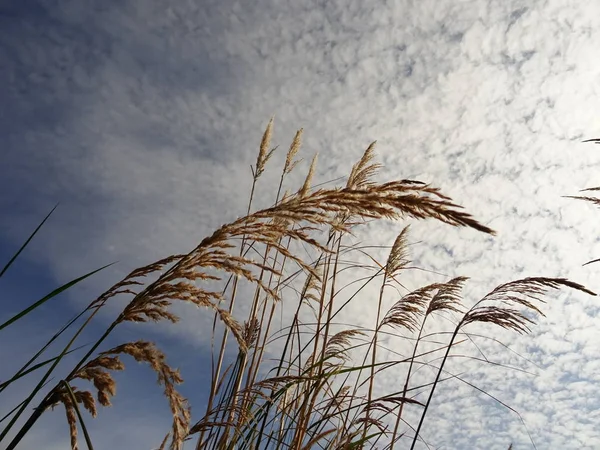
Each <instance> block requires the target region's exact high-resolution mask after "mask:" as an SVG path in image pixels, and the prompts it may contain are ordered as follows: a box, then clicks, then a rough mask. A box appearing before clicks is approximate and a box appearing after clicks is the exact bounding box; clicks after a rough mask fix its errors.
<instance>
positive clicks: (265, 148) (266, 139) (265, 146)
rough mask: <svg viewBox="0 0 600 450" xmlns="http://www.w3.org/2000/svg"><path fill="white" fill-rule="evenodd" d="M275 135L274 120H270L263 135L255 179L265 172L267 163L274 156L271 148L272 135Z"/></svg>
mask: <svg viewBox="0 0 600 450" xmlns="http://www.w3.org/2000/svg"><path fill="white" fill-rule="evenodd" d="M272 134H273V118H271V120H269V123H268V124H267V128H266V129H265V132H264V134H263V137H262V140H261V142H260V149H259V151H258V158H257V159H256V172H255V174H254V178H255V179H256V178H258V177H260V176H261V174H262V173H263V172H264V170H265V165H266V164H267V161H268V160H269V158H270V157H271V155H272V154H273V151H274V150H270V151H269V146H270V145H271V135H272Z"/></svg>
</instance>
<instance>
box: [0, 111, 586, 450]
mask: <svg viewBox="0 0 600 450" xmlns="http://www.w3.org/2000/svg"><path fill="white" fill-rule="evenodd" d="M272 128H273V122H272V121H271V122H269V124H268V126H267V129H266V131H265V133H264V136H263V139H262V142H261V145H260V150H259V155H258V159H257V161H256V164H255V166H254V167H253V172H252V173H253V183H252V190H251V192H252V193H251V195H250V200H249V204H248V211H247V214H246V215H245V216H244V217H241V218H239V219H237V220H235V221H233V222H232V223H229V224H226V225H223V226H222V227H220V228H219V229H218V230H216V231H215V232H214V233H213V234H212V235H210V236H208V237H206V238H205V239H203V240H202V241H201V242H200V243H199V244H198V245H197V246H196V247H195V248H194V249H192V250H191V251H190V252H189V253H187V254H180V255H173V256H169V257H167V258H164V259H162V260H160V261H157V262H155V263H153V264H150V265H148V266H145V267H142V268H139V269H137V270H135V271H133V272H132V273H130V274H129V275H128V276H127V277H125V278H124V279H123V280H122V281H120V282H119V283H117V284H116V285H115V286H113V287H111V288H110V289H109V290H108V291H106V292H105V293H103V294H102V295H101V296H100V297H98V298H97V299H95V300H94V301H93V302H91V303H90V304H89V306H88V307H87V308H85V310H84V311H82V312H81V313H80V314H79V315H78V316H77V317H76V318H74V319H73V320H72V321H70V322H68V323H67V324H66V325H65V326H64V327H63V328H61V329H60V330H59V331H58V332H57V333H56V335H55V336H54V337H53V338H52V339H51V340H50V342H48V343H47V344H46V345H45V346H44V347H42V349H41V350H40V351H39V352H38V353H37V354H36V355H34V356H33V357H32V358H31V359H30V360H29V361H28V363H27V364H25V365H24V366H23V367H21V368H20V369H19V370H18V371H17V372H16V373H15V375H14V376H13V377H12V378H11V379H10V380H8V381H6V382H4V383H2V385H1V387H0V389H1V390H4V389H6V388H7V387H9V386H10V385H11V384H12V383H13V382H14V381H15V380H17V379H19V378H21V377H23V376H26V375H29V376H31V375H30V374H32V373H33V372H35V373H43V375H41V376H40V378H39V382H38V383H37V385H36V387H35V388H34V390H33V391H32V392H31V393H30V394H29V395H28V396H27V398H25V399H24V401H23V402H22V403H21V404H20V405H18V406H17V407H16V408H15V409H14V410H13V411H12V412H11V413H9V414H8V415H7V416H5V417H4V418H3V419H2V422H3V423H5V425H4V427H3V430H2V432H1V434H0V441H2V443H3V445H6V447H5V448H7V449H9V450H12V449H14V448H17V446H18V444H19V442H21V440H22V438H23V437H24V436H25V435H26V434H27V433H28V432H29V431H30V430H31V428H32V426H33V425H34V424H35V423H36V421H37V420H38V419H39V417H40V416H41V415H42V414H44V413H45V412H46V411H48V410H51V409H53V408H54V407H56V406H57V405H61V406H62V407H64V410H65V411H66V417H67V422H68V426H69V429H70V436H71V446H72V448H73V449H75V448H78V429H79V430H81V431H82V432H83V435H84V439H85V443H86V444H85V445H86V446H87V447H88V448H89V449H91V448H93V440H92V437H91V436H90V434H89V433H88V430H87V427H86V426H85V419H84V413H85V411H84V410H87V412H88V413H89V414H91V415H92V416H95V415H96V412H97V406H98V405H97V404H98V403H99V404H100V405H102V406H109V405H110V404H111V401H110V399H111V397H112V396H114V395H115V381H114V379H113V377H112V375H111V374H112V373H113V372H114V371H119V370H123V369H124V365H123V362H122V359H123V358H124V357H125V356H130V357H132V358H133V359H135V360H136V361H138V362H142V363H146V364H147V365H148V366H149V367H150V368H151V369H152V370H153V371H154V372H155V373H156V375H157V379H158V383H159V384H160V385H161V386H162V388H163V389H164V395H165V397H166V399H167V401H168V403H169V406H170V409H171V412H172V416H173V420H172V426H171V430H170V432H169V434H168V435H167V436H166V437H165V440H164V441H163V442H162V444H161V445H160V448H161V449H163V448H166V446H167V445H169V448H170V449H180V448H182V447H183V446H184V442H188V443H187V444H186V446H195V448H196V449H198V450H199V449H259V448H266V449H271V448H272V449H288V448H289V449H293V450H301V449H309V448H313V447H314V448H325V449H357V448H375V447H376V448H386V449H390V450H391V449H394V448H396V449H400V448H408V447H410V448H411V449H412V448H414V447H415V445H416V444H417V442H422V441H423V437H422V436H421V432H422V427H423V424H424V423H425V417H426V413H427V411H428V408H429V405H430V402H431V399H432V397H433V395H434V393H435V390H436V387H437V386H438V385H439V383H441V382H442V381H444V379H446V378H452V377H453V375H448V372H447V370H446V369H445V364H446V362H447V360H448V358H449V356H451V352H452V350H453V349H454V348H455V346H457V345H459V344H461V343H462V342H464V341H465V340H466V339H464V336H465V328H467V327H469V326H471V324H474V323H480V324H485V325H489V326H497V327H501V328H504V329H508V330H513V331H516V332H518V333H523V332H527V331H528V330H529V328H528V326H529V325H531V324H532V323H533V315H532V314H531V313H535V314H542V312H541V310H540V305H541V303H543V300H542V299H541V296H542V295H543V294H544V293H545V292H546V291H548V290H551V289H556V288H559V287H568V288H572V289H576V290H580V291H584V292H587V293H589V294H593V293H592V292H590V291H588V290H587V289H586V288H584V287H583V286H581V285H579V284H577V283H573V282H571V281H568V280H566V279H562V278H544V277H538V278H526V279H522V280H518V281H513V282H510V283H507V284H504V285H501V286H499V287H497V288H496V289H494V290H493V291H491V292H490V293H489V294H487V295H486V296H484V297H483V298H481V299H480V300H479V301H477V302H475V303H474V304H473V306H471V307H469V308H467V307H465V306H464V305H463V300H462V296H461V290H462V287H463V285H464V283H465V282H466V281H467V278H465V277H457V278H454V279H451V280H448V281H445V282H438V283H434V284H431V285H428V286H424V287H422V288H420V289H417V290H415V291H412V292H408V293H405V294H403V295H399V294H396V293H397V292H399V290H398V288H399V287H400V286H401V281H400V279H401V278H402V277H403V276H405V274H404V272H405V271H406V270H407V268H408V267H409V264H410V261H409V255H408V251H407V245H408V227H405V228H404V229H403V230H402V232H401V233H400V234H399V235H398V237H397V238H396V240H395V242H394V243H393V245H392V246H391V249H390V250H389V254H388V256H387V260H385V261H378V260H377V259H376V258H375V257H373V256H370V255H369V254H368V253H366V251H365V250H364V247H360V246H358V245H356V244H352V231H353V229H354V228H355V227H358V226H360V225H361V224H364V223H366V222H369V221H372V220H379V219H394V220H397V219H403V218H413V219H435V220H439V221H441V222H444V223H446V224H449V225H451V226H459V227H468V228H472V229H474V230H476V231H478V232H483V233H488V234H493V231H492V230H491V229H490V228H488V227H486V226H485V225H482V224H481V223H479V222H478V221H476V220H475V219H474V218H473V217H472V216H471V215H469V214H467V213H465V212H464V211H462V209H461V208H460V207H459V206H458V205H456V204H454V203H453V202H452V200H451V199H450V198H448V197H447V196H445V195H443V194H442V193H441V192H440V191H439V190H438V189H436V188H434V187H431V186H429V185H427V184H424V183H421V182H419V181H414V180H401V181H391V182H387V183H377V182H375V181H374V176H375V175H376V174H377V171H378V169H379V165H378V164H376V163H374V162H373V161H374V144H371V145H370V146H369V147H368V148H367V150H366V151H365V153H364V154H363V156H362V158H361V159H360V160H359V161H358V162H357V163H356V164H355V165H354V166H353V168H352V171H351V173H350V175H349V177H348V179H347V182H346V184H345V185H344V186H343V187H337V188H330V189H324V188H322V189H316V188H313V187H312V177H313V174H314V169H315V162H316V159H313V162H312V164H311V166H310V169H309V170H308V175H307V176H306V178H305V180H304V183H303V184H302V186H301V187H300V189H298V190H297V191H296V192H295V193H288V192H286V193H282V191H283V186H284V181H285V179H286V177H287V176H288V175H289V174H290V173H291V172H292V171H293V170H294V169H295V167H296V166H297V163H298V160H297V159H296V156H297V153H298V151H299V149H300V141H301V136H302V130H300V131H298V132H297V134H296V136H295V137H294V139H293V142H292V145H291V146H290V148H289V151H288V153H287V156H286V159H285V163H284V167H283V170H282V172H281V176H280V179H279V186H278V188H277V190H276V192H277V194H276V197H275V199H274V203H273V206H271V207H269V208H266V209H262V210H257V211H253V207H252V204H253V194H254V192H255V187H256V185H257V183H258V182H259V179H260V177H261V175H262V174H263V172H264V171H265V168H266V165H267V162H268V161H269V159H270V157H271V156H272V154H273V151H274V150H273V149H271V144H270V142H271V134H272ZM38 229H39V227H38ZM36 232H37V230H36ZM34 234H35V233H34ZM21 250H22V249H21ZM21 250H19V253H20V251H21ZM352 252H354V253H356V254H360V255H363V256H365V257H366V258H369V261H370V264H368V265H365V264H364V263H362V262H361V263H357V262H355V261H354V262H353V260H352V259H349V255H351V254H352ZM16 256H18V254H17V255H15V257H16ZM14 259H15V258H13V259H12V260H11V261H10V262H9V264H8V265H7V266H6V267H5V269H4V270H3V272H2V273H0V276H1V275H3V274H4V272H5V271H6V269H7V268H8V267H9V266H10V265H11V264H12V262H13V261H14ZM361 268H362V269H365V268H366V269H367V270H370V273H369V275H367V276H365V277H364V278H358V280H357V279H356V278H355V279H354V280H353V282H352V283H346V284H344V280H346V278H345V277H344V276H345V273H346V272H347V271H348V270H352V269H354V270H359V269H361ZM90 275H92V274H87V275H85V276H83V277H80V278H78V279H76V280H73V282H71V283H69V284H68V285H66V286H63V287H61V288H59V289H58V290H57V291H55V292H53V293H51V294H50V295H48V296H46V297H44V298H43V299H41V300H40V301H39V302H37V303H36V304H34V305H32V307H30V308H28V309H27V310H26V311H23V312H22V313H20V314H19V315H17V316H15V317H13V318H11V319H10V320H8V321H6V322H5V323H4V324H2V325H1V327H0V329H1V328H5V327H7V326H9V325H12V324H14V323H15V322H16V321H17V320H19V319H20V318H21V317H23V316H24V315H25V314H28V313H30V312H31V311H33V309H35V307H37V306H39V305H40V304H42V303H45V302H46V301H49V300H50V299H52V298H53V297H54V296H55V295H56V294H57V293H59V292H61V291H63V290H64V289H66V288H68V287H70V286H72V285H74V284H76V283H77V282H79V281H81V280H83V279H85V278H86V277H87V276H90ZM357 283H358V284H357ZM371 287H376V289H371ZM348 288H353V289H354V290H353V292H352V293H350V294H349V293H348V292H349V289H348ZM367 288H369V289H367ZM367 290H369V291H370V292H371V293H372V292H376V294H375V295H374V296H373V295H369V296H368V298H362V299H361V296H362V294H364V292H366V291H367ZM390 295H392V296H396V299H395V302H394V303H393V305H392V306H391V307H390V308H387V309H386V308H384V305H385V302H384V298H389V296H390ZM116 296H130V300H129V302H128V304H127V305H126V306H125V308H124V309H123V311H122V312H121V313H120V314H119V315H118V316H117V317H116V319H115V320H114V321H113V322H112V323H111V324H110V325H109V326H108V327H107V329H106V331H105V332H104V333H103V335H102V336H100V338H99V339H98V340H97V341H96V342H95V343H94V344H93V345H92V346H91V347H90V348H89V349H87V351H85V352H84V354H82V355H81V358H80V359H79V360H78V362H77V364H76V365H75V366H74V367H73V368H72V370H71V371H70V372H69V373H68V375H67V376H66V377H64V378H62V379H61V380H60V381H59V382H57V383H55V384H54V385H53V386H52V385H50V386H49V387H46V386H47V383H48V380H49V379H50V376H51V375H52V374H53V373H54V371H55V369H56V367H57V366H58V364H59V363H60V362H61V361H62V359H63V357H64V356H65V355H67V354H70V353H71V352H74V351H76V350H77V349H76V348H75V344H76V343H77V339H78V337H79V336H80V334H81V333H82V331H83V329H84V328H85V327H86V326H87V325H88V324H89V323H90V321H91V320H92V319H93V318H94V317H95V316H96V314H97V313H98V311H99V310H100V309H102V308H103V307H104V305H106V303H107V302H108V301H109V300H110V299H111V298H114V297H116ZM177 302H180V303H187V304H191V305H195V306H196V307H202V308H204V309H208V310H209V311H211V314H213V335H212V342H213V345H212V347H211V348H212V349H213V350H212V354H211V355H210V358H212V365H211V367H212V369H211V370H212V379H211V382H210V385H209V386H208V387H207V390H208V401H207V403H206V404H204V405H196V409H195V410H194V414H193V415H192V411H191V408H190V405H189V404H188V401H187V400H186V399H185V398H183V397H182V396H181V395H180V394H179V393H178V391H177V385H178V384H180V383H181V382H182V381H183V380H182V377H181V375H180V374H179V372H178V371H177V370H175V369H173V368H172V367H170V366H169V364H167V362H166V358H165V355H164V354H163V353H162V352H161V351H160V350H159V349H158V348H157V347H156V346H155V345H154V344H152V343H150V342H144V341H137V342H128V343H124V344H122V345H119V346H117V347H114V348H112V349H108V350H104V351H100V350H101V349H102V347H103V344H104V342H105V341H106V338H107V337H108V336H109V335H110V334H111V333H112V332H113V330H115V328H117V327H118V326H120V325H121V324H123V323H125V322H149V321H152V322H159V321H164V320H166V321H170V322H173V323H176V322H178V320H179V318H178V317H177V316H176V315H175V313H174V312H173V308H172V306H173V305H174V304H175V303H177ZM356 304H358V305H360V306H358V308H365V309H366V308H368V309H369V310H372V311H376V314H375V322H374V323H373V324H371V326H365V324H364V323H362V324H356V325H355V326H349V325H344V324H342V323H340V322H339V321H338V320H337V318H339V317H340V316H341V315H343V313H344V312H345V311H346V310H347V309H348V308H350V307H351V305H354V306H352V307H353V308H355V309H354V310H356V308H357V306H356ZM284 312H285V314H284ZM278 314H281V317H282V318H284V319H285V320H284V321H283V322H282V321H281V319H280V320H278ZM439 315H442V316H445V317H447V318H452V317H454V321H453V322H452V323H453V329H452V330H451V332H450V333H449V334H447V335H446V336H448V339H447V341H445V342H439V339H437V340H436V341H435V345H434V348H432V344H431V340H430V339H428V338H430V337H431V334H427V333H426V330H427V325H428V323H429V322H430V321H431V320H432V319H433V318H434V317H435V316H439ZM288 319H289V320H288ZM286 320H287V321H286ZM81 322H82V323H81ZM77 325H78V328H74V327H76V326H77ZM67 332H72V337H71V338H70V340H69V342H68V344H67V345H66V346H65V347H64V349H63V350H62V352H61V353H60V354H59V355H58V356H55V357H53V358H50V359H47V360H45V361H43V362H41V363H40V361H39V358H40V356H41V355H42V354H43V352H44V351H45V350H46V349H47V348H48V346H49V345H50V344H52V342H54V341H55V340H56V339H57V338H58V337H59V336H61V335H63V334H64V333H67ZM389 336H396V337H398V339H399V340H400V341H399V342H402V343H403V344H402V345H403V346H404V347H403V348H402V349H394V351H392V350H390V349H385V351H386V354H387V355H390V354H395V355H397V358H395V359H393V358H392V359H390V358H389V357H386V358H385V359H384V360H381V358H379V357H378V352H381V351H382V348H383V346H382V343H381V340H382V337H389ZM438 338H439V336H438ZM406 346H408V347H406ZM267 347H268V348H269V350H267ZM78 351H80V350H78ZM430 355H441V357H440V358H437V359H435V362H431V361H427V357H428V356H430ZM206 358H209V356H208V355H207V356H206ZM422 365H427V366H428V367H429V369H430V370H431V371H432V373H433V374H434V376H433V381H430V380H429V379H428V381H427V382H423V381H422V379H421V378H420V376H419V374H416V372H417V367H420V366H422ZM399 369H401V371H400V372H398V370H399ZM389 371H395V372H394V373H402V374H403V378H402V379H399V381H398V383H397V384H396V385H394V386H389V388H390V389H391V391H390V392H380V391H381V389H379V388H377V381H378V380H379V379H380V377H382V376H383V375H384V374H386V373H387V372H389ZM82 386H86V387H82ZM92 386H93V387H92ZM417 393H418V394H419V395H418V396H417V395H416V394H417ZM38 394H42V396H43V397H42V400H41V401H40V402H39V403H38V404H37V405H36V407H35V409H34V410H33V413H32V414H31V415H30V416H29V417H26V415H24V413H25V411H27V410H28V407H29V406H30V404H31V403H32V401H33V399H34V397H35V396H36V395H38ZM409 408H410V409H411V411H412V413H413V414H412V415H411V417H418V420H417V421H415V422H414V423H411V421H409V420H407V413H406V412H407V410H408V409H409ZM192 417H194V419H192ZM20 419H21V421H20V422H19V420H20Z"/></svg>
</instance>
